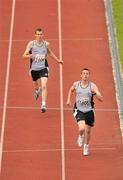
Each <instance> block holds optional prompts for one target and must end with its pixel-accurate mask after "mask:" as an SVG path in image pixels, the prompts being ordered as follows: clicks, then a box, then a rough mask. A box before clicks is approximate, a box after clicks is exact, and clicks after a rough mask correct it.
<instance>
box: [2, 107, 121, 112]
mask: <svg viewBox="0 0 123 180" xmlns="http://www.w3.org/2000/svg"><path fill="white" fill-rule="evenodd" d="M6 108H7V109H24V110H39V109H40V108H39V107H34V106H32V107H31V106H7V107H6ZM0 109H3V106H0ZM47 110H53V111H56V110H57V111H60V110H61V108H59V107H47ZM72 110H73V108H64V111H72ZM94 111H99V112H103V111H104V112H117V111H120V112H122V111H123V110H122V109H121V110H119V109H113V108H109V109H108V108H95V109H94Z"/></svg>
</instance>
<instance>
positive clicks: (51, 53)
mask: <svg viewBox="0 0 123 180" xmlns="http://www.w3.org/2000/svg"><path fill="white" fill-rule="evenodd" d="M47 52H48V55H49V56H50V57H52V58H53V59H55V60H56V61H57V62H58V63H60V64H63V61H62V60H59V59H58V58H57V57H56V55H55V54H54V53H53V52H52V50H51V49H50V47H49V43H47Z"/></svg>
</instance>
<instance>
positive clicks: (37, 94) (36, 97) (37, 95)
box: [34, 88, 41, 100]
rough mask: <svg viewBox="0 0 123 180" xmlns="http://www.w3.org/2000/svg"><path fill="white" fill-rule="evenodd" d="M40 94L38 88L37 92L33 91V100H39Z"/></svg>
mask: <svg viewBox="0 0 123 180" xmlns="http://www.w3.org/2000/svg"><path fill="white" fill-rule="evenodd" d="M40 92H41V90H40V88H39V89H38V90H35V92H34V98H35V100H37V99H38V98H39V95H40Z"/></svg>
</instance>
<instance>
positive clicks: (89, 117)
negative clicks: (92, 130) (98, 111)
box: [73, 109, 95, 127]
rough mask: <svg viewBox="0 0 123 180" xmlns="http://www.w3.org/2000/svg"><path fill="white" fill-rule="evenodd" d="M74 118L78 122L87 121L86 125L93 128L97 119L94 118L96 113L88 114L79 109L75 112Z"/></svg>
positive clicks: (90, 112)
mask: <svg viewBox="0 0 123 180" xmlns="http://www.w3.org/2000/svg"><path fill="white" fill-rule="evenodd" d="M73 116H74V118H75V119H76V121H77V122H79V121H85V124H87V125H89V126H91V127H93V126H94V122H95V118H94V111H93V110H91V111H88V112H81V111H79V110H78V109H74V110H73Z"/></svg>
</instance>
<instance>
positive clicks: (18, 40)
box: [0, 37, 104, 42]
mask: <svg viewBox="0 0 123 180" xmlns="http://www.w3.org/2000/svg"><path fill="white" fill-rule="evenodd" d="M47 40H48V41H59V39H57V38H52V39H49V38H48V39H47ZM61 40H62V41H103V40H104V38H101V37H99V38H96V37H95V38H63V39H61ZM8 41H9V40H7V39H1V40H0V42H8ZM29 41H30V40H29V39H13V40H12V42H29Z"/></svg>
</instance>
